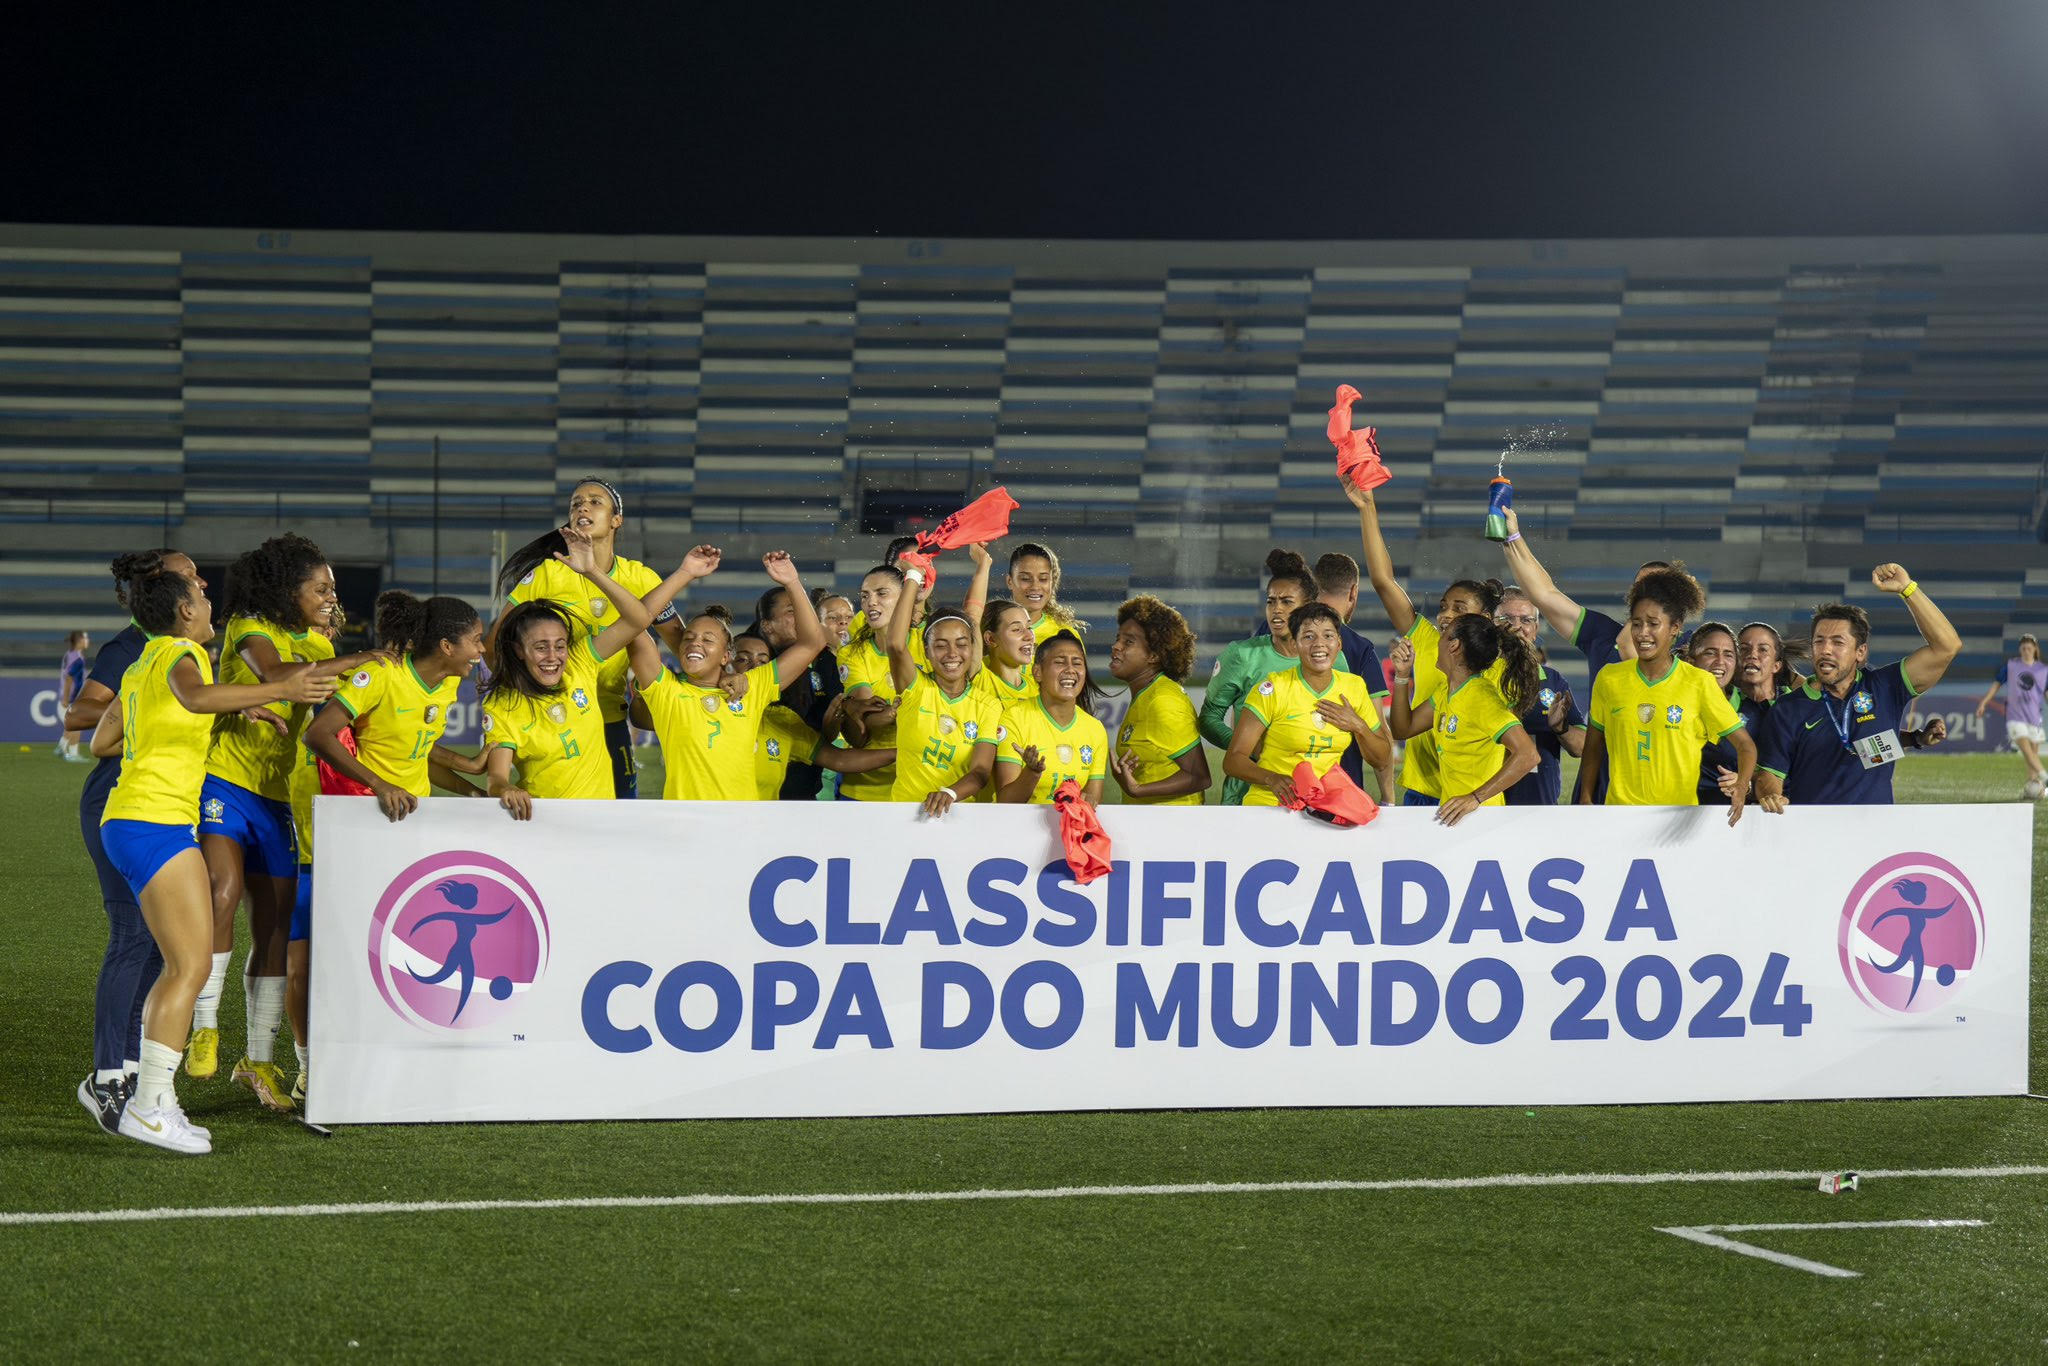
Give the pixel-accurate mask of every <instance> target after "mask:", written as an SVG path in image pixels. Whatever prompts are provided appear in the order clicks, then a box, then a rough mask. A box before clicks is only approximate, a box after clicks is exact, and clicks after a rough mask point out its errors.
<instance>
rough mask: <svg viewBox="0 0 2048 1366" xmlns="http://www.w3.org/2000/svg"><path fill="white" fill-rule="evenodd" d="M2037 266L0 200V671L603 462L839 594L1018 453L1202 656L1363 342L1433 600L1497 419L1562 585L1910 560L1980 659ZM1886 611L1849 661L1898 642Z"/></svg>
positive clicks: (1031, 514)
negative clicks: (221, 219)
mask: <svg viewBox="0 0 2048 1366" xmlns="http://www.w3.org/2000/svg"><path fill="white" fill-rule="evenodd" d="M2044 300H2048V242H2044V241H2043V240H2038V239H1930V240H1918V241H1908V240H1871V241H1861V242H1798V241H1793V242H1776V241H1719V242H1693V243H1681V242H1647V243H1646V242H1576V243H1544V242H1503V243H1445V244H1420V243H1394V244H1274V243H1266V244H1241V245H1230V246H1220V245H1214V244H1172V243H1051V244H1036V243H1005V242H973V243H954V242H945V243H936V242H908V243H906V242H900V241H897V242H891V241H858V242H856V241H823V240H815V241H803V240H778V241H756V242H750V241H744V240H726V241H715V240H704V239H666V240H662V239H618V240H616V241H613V242H599V241H594V240H593V239H589V238H578V239H551V238H541V237H485V236H476V237H440V236H426V235H419V236H405V235H376V236H370V235H349V234H318V235H305V234H301V235H298V236H297V237H294V236H293V235H291V234H287V233H260V234H259V233H230V232H211V231H185V230H123V229H91V230H65V229H57V228H36V227H14V228H0V525H4V527H5V532H4V535H0V584H4V585H5V586H6V588H7V589H8V590H11V591H9V592H8V593H7V596H6V599H5V602H4V604H0V667H5V668H17V669H33V670H37V671H42V670H47V669H48V668H50V667H51V666H52V665H53V664H54V661H55V658H56V655H57V654H58V653H59V642H60V641H61V638H62V635H63V632H64V631H66V630H68V629H71V628H72V627H74V626H88V627H93V628H97V629H100V630H107V629H111V628H114V627H118V626H119V625H120V623H121V616H120V613H119V611H118V609H116V608H115V607H114V605H113V603H112V601H111V598H110V596H109V594H108V592H107V584H106V580H105V575H104V569H103V566H104V564H105V561H106V559H107V557H108V556H109V555H110V554H111V553H112V552H113V551H115V550H118V549H124V548H128V547H132V546H136V545H142V544H156V543H159V542H162V541H165V540H168V541H170V542H173V543H176V544H178V545H180V546H184V547H187V548H190V549H192V550H193V551H194V552H196V553H197V555H198V557H199V558H200V559H201V561H202V562H218V561H219V560H221V559H224V558H225V557H226V555H227V554H228V553H230V552H232V551H234V550H237V549H240V548H242V547H243V546H246V545H247V544H250V543H252V542H254V541H256V540H258V539H260V538H261V537H263V536H265V535H268V534H271V532H272V530H273V529H274V528H278V527H293V528H298V529H302V530H305V531H306V532H307V534H310V535H313V536H315V537H316V538H317V539H319V540H320V541H321V543H322V544H323V545H324V546H326V547H327V549H328V550H329V552H330V554H331V555H333V556H334V558H335V559H336V561H337V562H338V563H348V564H355V565H365V566H379V567H381V568H382V570H383V572H384V573H385V574H386V576H387V581H389V582H392V583H396V584H400V585H403V586H407V587H413V588H424V587H428V586H431V585H433V584H434V583H436V582H438V583H439V584H440V586H441V587H442V588H443V589H444V590H449V591H458V592H462V593H465V594H467V595H469V596H471V597H473V598H476V599H478V600H483V599H484V598H485V597H486V596H487V595H488V591H489V590H488V583H489V579H490V575H491V572H492V569H493V567H494V566H495V564H496V563H498V560H499V557H500V556H501V555H502V554H503V552H504V550H505V549H506V548H507V547H508V546H509V545H514V544H517V543H518V542H521V541H524V540H526V539H528V538H529V537H530V536H531V535H533V534H535V533H537V532H539V531H540V530H543V529H545V528H546V527H547V526H548V525H550V524H551V522H552V521H553V519H554V518H555V517H556V516H557V515H558V509H559V507H560V505H561V502H562V498H563V494H564V492H565V490H566V489H567V488H568V487H569V486H570V485H571V484H572V483H573V481H574V480H575V479H576V478H577V477H578V476H579V475H582V474H584V473H601V474H604V475H606V476H607V477H610V478H612V479H613V480H614V481H615V482H617V483H618V484H619V485H620V486H621V487H622V488H623V489H624V491H625V496H626V499H627V524H626V527H625V529H624V531H623V533H622V540H621V544H622V546H623V547H624V548H625V550H626V551H627V553H629V554H639V555H642V556H644V557H645V558H648V559H651V560H653V561H656V562H665V561H672V560H673V559H674V558H675V557H676V556H677V555H679V554H680V553H681V552H682V550H684V549H685V548H687V547H688V546H689V545H690V544H692V543H693V542H695V541H697V540H704V539H709V540H713V541H716V542H718V543H720V544H723V545H725V546H726V547H727V548H728V549H729V550H730V551H732V552H733V554H732V555H731V556H730V557H729V560H728V563H735V564H736V565H737V567H736V568H735V570H734V572H732V573H731V574H730V575H728V576H727V577H728V578H729V579H730V580H731V586H730V588H729V589H723V595H725V596H728V597H729V598H731V599H732V600H734V601H738V600H742V599H745V598H750V597H751V596H752V594H753V593H754V592H755V591H758V589H759V588H760V587H761V586H763V584H764V583H765V580H764V579H763V578H762V577H761V576H760V575H759V573H758V571H755V572H752V573H749V571H747V570H746V568H745V567H744V561H745V560H746V559H747V558H749V557H751V556H753V555H757V554H758V553H759V552H760V551H761V550H763V549H766V548H769V547H771V546H786V547H787V548H789V549H791V550H793V551H794V552H796V553H797V555H798V556H799V558H800V560H802V561H803V562H804V564H805V565H806V566H807V568H808V569H809V570H810V572H811V573H812V576H813V577H814V578H816V577H818V576H819V575H820V574H821V573H822V572H824V571H826V570H829V571H830V572H831V573H832V574H833V575H834V576H836V577H837V579H838V580H839V581H840V582H841V584H842V586H849V585H850V583H851V580H852V578H853V576H854V575H856V574H858V572H859V571H860V570H861V569H862V568H864V567H865V566H866V565H867V564H868V563H870V562H871V561H872V558H873V553H874V550H875V548H876V546H877V543H878V542H879V540H880V532H879V528H881V527H882V526H884V525H887V526H892V527H893V526H895V525H898V524H900V523H901V522H902V521H903V520H904V518H906V517H914V516H920V515H922V516H929V515H932V514H933V513H934V512H936V511H941V510H943V509H944V508H945V507H947V506H949V505H951V504H952V503H954V502H957V501H960V500H964V499H965V498H966V497H967V496H970V495H971V493H972V492H973V491H976V490H978V489H980V488H983V487H986V486H988V485H990V484H993V483H1005V484H1007V485H1008V486H1009V488H1010V489H1011V491H1012V492H1013V493H1014V494H1015V495H1016V496H1017V497H1018V498H1019V499H1020V500H1021V501H1022V502H1023V504H1024V510H1023V512H1022V513H1020V515H1019V518H1018V522H1017V530H1018V531H1019V533H1020V534H1028V535H1034V536H1039V537H1042V538H1043V539H1045V540H1047V541H1048V542H1049V543H1051V544H1052V545H1054V546H1055V547H1056V548H1058V549H1059V550H1060V551H1061V553H1062V555H1063V557H1064V559H1065V570H1066V585H1065V589H1064V596H1065V597H1067V598H1068V599H1069V600H1070V601H1071V602H1073V604H1074V605H1075V606H1076V608H1077V609H1078V610H1079V611H1080V612H1081V614H1082V615H1083V616H1084V617H1087V618H1089V619H1091V620H1093V621H1095V622H1097V623H1103V624H1106V623H1107V622H1108V621H1109V620H1110V618H1111V616H1112V613H1113V610H1114V606H1115V604H1116V603H1117V602H1118V601H1119V600H1120V599H1121V598H1122V597H1124V596H1125V595H1126V594H1127V593H1129V592H1131V591H1137V590H1149V591H1154V592H1158V593H1160V594H1161V595H1162V596H1165V597H1167V598H1168V599H1169V600H1171V601H1173V602H1175V603H1177V604H1178V605H1180V606H1181V607H1182V608H1183V610H1185V611H1186V612H1187V613H1188V615H1189V616H1190V618H1191V620H1192V621H1193V622H1194V624H1195V625H1196V627H1197V629H1198V631H1199V633H1200V635H1201V637H1202V640H1203V650H1202V667H1203V668H1205V669H1206V667H1207V661H1208V659H1209V658H1211V657H1213V654H1214V651H1215V649H1216V648H1218V647H1220V645H1221V644H1222V643H1224V642H1226V641H1228V640H1229V639H1232V638H1234V637H1236V636H1238V635H1240V634H1242V633H1243V632H1244V631H1245V630H1246V629H1248V628H1249V626H1250V624H1251V622H1252V621H1253V620H1254V619H1255V613H1256V610H1257V604H1258V597H1259V592H1258V585H1257V570H1258V565H1259V561H1260V560H1261V558H1262V557H1263V555H1264V552H1265V550H1266V549H1267V548H1268V547H1269V546H1270V545H1272V544H1275V543H1281V544H1288V545H1292V546H1295V547H1296V548H1299V549H1301V550H1303V551H1305V552H1307V553H1310V554H1314V553H1316V552H1318V551H1321V550H1326V549H1348V550H1352V551H1354V553H1355V548H1356V547H1355V542H1356V531H1355V527H1356V523H1355V518H1354V516H1353V514H1352V512H1351V509H1350V508H1349V506H1348V505H1347V504H1346V503H1345V502H1344V501H1343V499H1342V498H1341V496H1340V495H1339V494H1338V492H1337V491H1336V489H1335V488H1334V486H1333V483H1332V480H1331V469H1332V465H1331V453H1330V448H1329V445H1328V442H1327V441H1326V439H1325V437H1324V434H1323V426H1324V421H1325V410H1326V409H1327V408H1328V406H1329V403H1330V396H1331V393H1332V391H1333V390H1334V388H1335V387H1336V385H1337V384H1339V383H1342V382H1349V383H1352V384H1355V385H1357V386H1358V387H1359V388H1361V389H1363V390H1364V391H1365V393H1366V399H1365V401H1364V402H1363V403H1362V404H1361V405H1360V418H1359V420H1360V421H1361V423H1364V422H1370V423H1374V424H1376V425H1377V426H1378V427H1379V429H1380V437H1381V442H1382V444H1383V447H1384V449H1385V451H1386V455H1387V458H1388V463H1389V465H1390V467H1391V468H1392V470H1393V472H1394V474H1395V482H1394V483H1393V484H1391V485H1389V486H1388V487H1387V488H1386V489H1384V490H1383V491H1382V495H1381V507H1382V520H1383V523H1384V525H1385V527H1386V529H1387V532H1388V535H1389V538H1390V540H1391V541H1392V542H1393V545H1394V552H1395V558H1396V561H1397V563H1398V564H1399V565H1400V567H1401V570H1402V572H1403V574H1404V575H1406V576H1407V577H1408V581H1409V582H1410V583H1411V586H1412V587H1413V589H1414V590H1415V591H1417V592H1418V593H1423V592H1432V591H1434V589H1435V587H1436V586H1438V585H1439V584H1441V582H1442V581H1443V579H1444V578H1446V577H1450V576H1452V575H1454V574H1456V573H1459V572H1474V571H1487V572H1498V566H1499V563H1500V560H1499V557H1498V555H1497V553H1496V552H1494V551H1493V550H1492V548H1491V547H1489V546H1487V545H1486V544H1485V543H1484V542H1482V541H1480V540H1479V539H1478V535H1477V532H1478V526H1479V519H1480V512H1481V510H1482V503H1483V500H1484V497H1485V488H1486V483H1487V480H1488V479H1489V478H1490V477H1491V476H1492V474H1493V472H1494V470H1495V468H1496V466H1497V465H1498V464H1499V463H1500V462H1501V461H1502V459H1503V451H1504V449H1506V450H1507V454H1506V457H1505V460H1506V470H1507V473H1508V474H1509V475H1510V476H1511V477H1512V478H1513V479H1514V480H1515V484H1516V490H1517V500H1518V505H1519V506H1520V507H1521V508H1522V509H1523V510H1524V512H1523V515H1524V518H1525V528H1526V529H1527V530H1528V532H1529V534H1530V537H1531V540H1532V542H1535V543H1536V544H1537V545H1538V546H1539V548H1540V550H1541V552H1542V554H1543V555H1544V557H1545V559H1546V562H1548V563H1550V564H1551V565H1552V566H1553V569H1554V570H1555V572H1557V574H1558V577H1559V580H1560V582H1561V583H1562V584H1563V585H1564V586H1565V587H1566V588H1567V589H1568V590H1570V591H1572V592H1574V593H1575V594H1577V595H1580V596H1582V597H1583V598H1584V599H1585V600H1586V601H1589V602H1595V603H1601V604H1604V605H1607V606H1609V607H1610V608H1611V607H1612V606H1613V605H1614V599H1615V597H1616V596H1617V593H1618V589H1619V587H1620V585H1621V584H1622V583H1624V582H1625V581H1626V575H1627V572H1628V571H1629V570H1630V569H1632V568H1633V565H1634V563H1635V562H1636V561H1639V560H1640V559H1642V558H1647V557H1650V556H1653V555H1654V556H1662V557H1672V556H1678V557H1683V558H1685V559H1686V560H1687V561H1688V562H1690V563H1691V564H1693V565H1694V566H1695V567H1696V568H1697V569H1698V570H1699V571H1700V572H1701V573H1702V575H1703V576H1704V577H1706V578H1707V579H1708V580H1709V581H1710V583H1711V585H1712V587H1713V589H1714V599H1713V608H1714V611H1715V613H1716V614H1717V615H1722V616H1742V617H1750V616H1762V617H1767V618H1770V619H1773V620H1782V621H1791V620H1794V619H1796V618H1797V617H1798V616H1799V615H1800V614H1801V612H1802V611H1803V609H1804V608H1805V607H1807V606H1809V605H1810V604H1811V603H1813V602H1814V601H1817V600H1820V599H1824V598H1834V597H1844V596H1846V597H1847V598H1848V600H1850V601H1865V600H1868V599H1869V598H1870V597H1872V596H1873V595H1872V594H1871V593H1870V590H1869V587H1868V579H1867V575H1868V569H1869V565H1870V563H1871V562H1873V561H1875V560H1878V559H1885V558H1896V559H1900V560H1903V561H1906V562H1908V563H1909V564H1911V565H1913V567H1914V569H1915V572H1916V573H1918V574H1919V575H1920V577H1921V579H1922V581H1923V582H1924V583H1927V584H1928V585H1929V588H1930V591H1934V592H1937V593H1938V594H1939V595H1940V597H1941V600H1942V601H1943V603H1944V605H1945V606H1947V607H1948V608H1949V609H1950V611H1951V614H1952V615H1953V616H1954V617H1955V619H1956V622H1957V625H1958V626H1959V627H1960V628H1961V629H1962V631H1963V635H1964V638H1965V641H1966V655H1965V660H1964V665H1965V667H1966V668H1969V669H1971V670H1977V669H1979V668H1980V667H1981V666H1988V663H1989V662H1990V661H1992V660H1994V659H1996V658H1997V657H1998V656H1999V655H2000V654H2001V653H2002V652H2003V650H2004V646H2005V644H2006V643H2009V642H2010V640H2011V639H2012V638H2013V637H2014V636H2015V635H2017V633H2018V632H2019V631H2020V630H2022V629H2025V628H2026V627H2027V626H2028V625H2029V624H2039V623H2040V622H2041V621H2042V617H2043V615H2044V612H2043V609H2044V608H2048V551H2044V547H2043V545H2042V539H2043V537H2042V528H2043V512H2044V509H2048V479H2044V464H2043V453H2044V451H2048V395H2044V394H2043V393H2042V392H2041V391H2040V387H2039V383H2038V377H2039V375H2040V373H2041V366H2042V362H2043V359H2044V357H2048V327H2044V325H2043V324H2042V322H2041V319H2042V317H2044V316H2048V313H2044V310H2043V303H2044ZM437 554H438V559H437V558H436V557H437ZM436 564H438V569H439V572H438V574H436V572H435V566H436ZM1923 565H1925V566H1926V568H1924V569H1923V568H1922V566H1923ZM358 606H359V607H360V606H361V604H358ZM1896 616H1897V614H1896V613H1880V614H1879V619H1880V636H1879V642H1878V652H1879V653H1880V654H1883V653H1885V652H1887V651H1890V650H1894V649H1897V648H1901V647H1903V646H1904V645H1906V644H1908V643H1910V639H1911V637H1910V634H1905V635H1902V634H1901V628H1904V627H1905V625H1906V623H1905V622H1904V621H1903V619H1897V620H1895V619H1894V618H1895V617H1896ZM1377 619H1378V617H1377V613H1376V612H1374V611H1372V610H1371V609H1370V608H1369V607H1368V610H1367V611H1366V613H1365V616H1364V617H1363V618H1362V620H1361V625H1365V626H1367V627H1368V628H1370V625H1371V623H1372V622H1374V621H1376V620H1377ZM1104 635H1105V637H1106V633H1104Z"/></svg>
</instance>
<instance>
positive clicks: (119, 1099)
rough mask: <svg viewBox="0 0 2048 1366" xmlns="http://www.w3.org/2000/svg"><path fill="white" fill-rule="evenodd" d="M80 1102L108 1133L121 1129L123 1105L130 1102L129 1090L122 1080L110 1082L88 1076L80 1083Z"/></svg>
mask: <svg viewBox="0 0 2048 1366" xmlns="http://www.w3.org/2000/svg"><path fill="white" fill-rule="evenodd" d="M78 1103H79V1104H80V1105H83V1106H84V1107H85V1112H86V1113H87V1114H89V1115H91V1116H92V1117H93V1118H94V1119H96V1120H98V1121H99V1126H100V1127H101V1128H102V1129H105V1130H106V1131H107V1132H108V1133H110V1134H114V1133H119V1132H120V1131H121V1107H122V1106H124V1105H126V1104H127V1103H128V1092H127V1089H126V1088H125V1087H123V1086H122V1084H121V1083H120V1082H118V1081H117V1082H113V1083H111V1084H109V1083H107V1082H100V1081H94V1080H93V1079H92V1078H91V1077H87V1078H86V1079H85V1080H84V1081H82V1082H80V1083H78Z"/></svg>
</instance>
